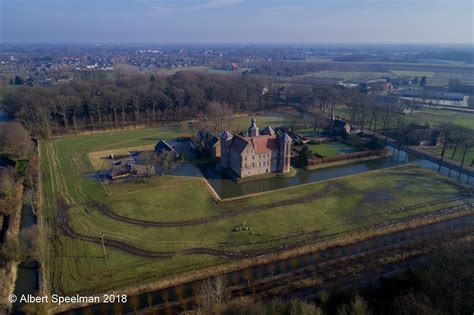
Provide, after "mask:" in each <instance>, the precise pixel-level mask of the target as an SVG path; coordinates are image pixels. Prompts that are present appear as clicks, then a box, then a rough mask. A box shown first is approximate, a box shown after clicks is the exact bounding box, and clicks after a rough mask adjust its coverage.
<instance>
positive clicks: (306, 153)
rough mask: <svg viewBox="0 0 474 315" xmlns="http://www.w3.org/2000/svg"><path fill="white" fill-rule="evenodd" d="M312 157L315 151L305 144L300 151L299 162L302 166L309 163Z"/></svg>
mask: <svg viewBox="0 0 474 315" xmlns="http://www.w3.org/2000/svg"><path fill="white" fill-rule="evenodd" d="M312 157H313V152H312V151H311V149H310V148H309V147H308V146H307V145H305V146H303V148H302V149H301V151H300V154H299V155H298V159H299V164H300V165H301V166H306V165H308V161H309V160H310V159H311V158H312Z"/></svg>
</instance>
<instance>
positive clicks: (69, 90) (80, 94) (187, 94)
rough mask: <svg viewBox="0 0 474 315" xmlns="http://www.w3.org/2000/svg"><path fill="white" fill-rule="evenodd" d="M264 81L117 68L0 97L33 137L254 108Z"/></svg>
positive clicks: (20, 90) (260, 103) (260, 105)
mask: <svg viewBox="0 0 474 315" xmlns="http://www.w3.org/2000/svg"><path fill="white" fill-rule="evenodd" d="M265 85H266V82H265V80H263V79H261V78H258V77H242V76H237V75H235V76H234V75H228V76H224V75H218V74H208V73H198V72H190V71H182V72H178V73H176V74H174V75H172V76H168V77H163V76H157V75H153V74H144V73H140V72H135V71H132V70H129V69H123V68H119V69H117V70H116V71H115V72H114V73H113V76H112V77H111V78H82V79H79V80H75V81H73V82H71V83H66V84H58V85H55V86H51V87H40V86H35V87H30V86H22V87H21V88H19V89H17V90H16V91H15V92H13V93H12V94H8V95H6V96H5V97H4V100H3V105H4V107H5V109H6V110H7V112H8V113H9V114H11V115H12V116H14V117H15V118H17V119H19V120H20V121H21V122H22V123H23V124H24V125H25V126H26V127H27V129H28V130H30V131H31V132H32V133H33V135H34V136H43V137H47V136H49V135H51V134H52V133H53V131H61V132H63V131H66V132H69V131H79V130H83V129H89V128H94V129H95V128H109V127H116V126H120V125H127V124H145V123H153V122H157V121H163V120H179V119H185V118H190V117H197V116H199V115H203V114H206V113H207V111H208V107H209V103H211V102H213V101H216V102H220V103H226V104H228V106H229V107H230V108H231V109H232V110H235V111H241V110H249V111H253V110H260V109H264V106H263V105H262V104H263V103H262V89H263V87H264V86H265Z"/></svg>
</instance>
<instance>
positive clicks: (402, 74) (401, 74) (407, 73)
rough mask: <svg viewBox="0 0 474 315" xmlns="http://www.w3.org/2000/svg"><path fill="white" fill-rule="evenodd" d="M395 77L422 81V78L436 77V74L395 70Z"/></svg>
mask: <svg viewBox="0 0 474 315" xmlns="http://www.w3.org/2000/svg"><path fill="white" fill-rule="evenodd" d="M392 72H393V73H394V74H395V75H397V76H399V77H406V78H411V79H413V78H415V77H418V79H421V77H427V78H431V77H432V76H433V75H434V72H429V71H403V70H393V71H392Z"/></svg>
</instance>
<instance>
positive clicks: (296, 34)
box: [0, 0, 474, 43]
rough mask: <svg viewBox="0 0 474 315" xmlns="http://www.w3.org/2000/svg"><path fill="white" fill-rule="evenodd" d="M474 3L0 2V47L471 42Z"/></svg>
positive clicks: (428, 0) (391, 0)
mask: <svg viewBox="0 0 474 315" xmlns="http://www.w3.org/2000/svg"><path fill="white" fill-rule="evenodd" d="M473 2H474V0H312V1H310V0H293V1H283V0H174V1H171V0H0V11H1V21H0V28H1V29H0V42H21V43H24V42H27V43H38V42H47V43H97V42H103V43H111V42H119V43H145V42H151V43H301V41H303V42H304V43H355V42H356V43H473V28H474V22H473V19H474V18H473V15H474V10H473Z"/></svg>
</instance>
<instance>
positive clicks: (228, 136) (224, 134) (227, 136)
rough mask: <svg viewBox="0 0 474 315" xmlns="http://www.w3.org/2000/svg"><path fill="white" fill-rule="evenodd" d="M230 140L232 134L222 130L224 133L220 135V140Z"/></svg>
mask: <svg viewBox="0 0 474 315" xmlns="http://www.w3.org/2000/svg"><path fill="white" fill-rule="evenodd" d="M228 138H232V133H231V132H230V131H228V130H224V132H223V133H222V134H221V139H228Z"/></svg>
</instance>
